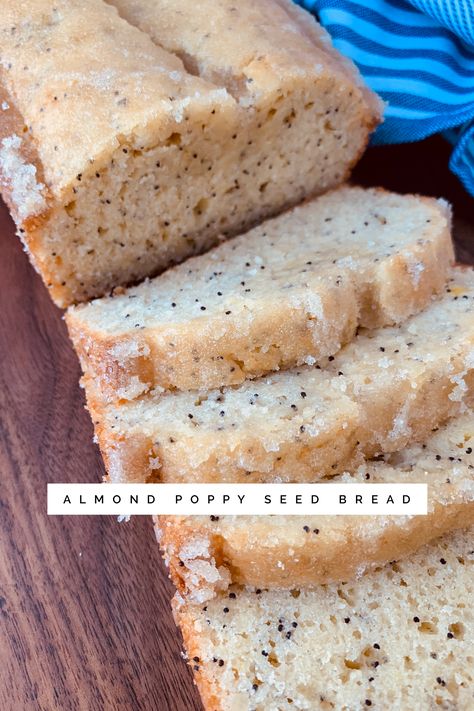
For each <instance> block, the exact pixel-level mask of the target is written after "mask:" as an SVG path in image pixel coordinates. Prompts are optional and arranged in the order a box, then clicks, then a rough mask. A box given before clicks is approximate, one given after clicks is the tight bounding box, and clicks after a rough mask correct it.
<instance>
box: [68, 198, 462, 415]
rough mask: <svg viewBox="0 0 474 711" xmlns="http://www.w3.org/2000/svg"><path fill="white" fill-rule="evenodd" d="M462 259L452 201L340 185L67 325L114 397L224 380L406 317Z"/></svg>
mask: <svg viewBox="0 0 474 711" xmlns="http://www.w3.org/2000/svg"><path fill="white" fill-rule="evenodd" d="M452 258H453V253H452V245H451V238H450V216H449V208H448V207H447V205H446V204H445V203H444V202H442V201H435V200H432V199H427V198H420V197H416V196H410V195H406V196H401V195H396V194H393V193H388V192H385V191H383V190H373V189H372V190H364V189H362V188H355V187H354V188H351V187H343V188H340V189H339V190H335V191H333V192H332V193H329V194H327V195H324V196H322V197H320V198H318V199H316V200H313V201H311V202H307V203H306V204H304V205H302V206H301V207H297V208H295V209H293V210H292V211H290V212H287V213H286V214H284V215H281V216H280V217H277V218H275V219H273V220H270V221H267V222H266V223H264V224H263V225H261V226H259V227H256V228H254V229H253V230H251V231H250V232H249V233H247V234H246V235H243V236H241V237H238V238H236V239H234V240H232V241H230V242H227V243H225V244H222V245H221V246H220V247H218V248H216V249H214V250H213V251H211V252H209V254H207V255H204V256H201V257H198V258H195V259H193V260H190V261H188V262H186V263H185V264H182V265H180V266H179V267H176V268H175V269H173V270H171V271H169V272H167V273H165V274H163V275H162V276H160V277H158V278H156V279H154V280H153V281H149V282H145V283H143V284H141V285H140V286H138V287H135V288H132V289H129V290H127V291H125V292H124V293H121V294H120V295H117V296H114V297H112V298H105V299H99V300H97V301H94V302H92V303H91V304H87V305H81V306H78V307H76V308H71V309H70V310H69V311H68V314H67V316H66V319H67V323H68V327H69V331H70V334H71V337H72V339H73V341H74V345H75V347H76V350H77V352H78V353H79V356H80V359H81V363H82V366H83V369H84V371H85V373H86V374H87V375H88V376H89V377H90V378H93V379H94V380H97V381H98V393H99V395H100V397H101V398H102V399H104V400H105V401H113V400H117V399H133V398H135V397H137V396H138V395H140V394H143V393H144V392H146V391H148V390H149V389H150V388H154V387H162V388H166V389H174V388H178V389H180V390H188V389H204V388H205V389H208V388H211V387H221V386H222V385H226V384H238V383H241V382H242V381H244V380H245V379H246V378H253V377H255V376H258V375H262V374H264V373H267V372H269V371H273V370H277V369H279V368H285V367H290V366H294V365H300V364H302V363H314V362H315V360H317V359H319V358H321V356H329V355H333V354H334V353H335V352H336V351H337V350H338V349H339V348H340V346H341V345H342V344H343V343H345V342H347V341H348V340H350V338H351V337H352V336H353V333H354V330H355V327H356V325H357V324H358V323H359V324H362V325H363V326H368V327H375V326H381V325H387V324H389V323H399V322H401V321H403V320H404V319H406V318H407V317H408V316H409V315H411V314H413V313H414V312H416V311H419V310H420V309H421V308H423V307H424V306H425V305H426V304H427V303H428V302H429V300H430V299H431V297H432V295H433V294H434V293H437V292H439V291H440V290H441V289H442V288H443V287H444V284H445V280H446V277H447V271H448V269H449V266H450V262H451V260H452Z"/></svg>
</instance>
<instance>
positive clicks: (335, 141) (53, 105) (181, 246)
mask: <svg viewBox="0 0 474 711" xmlns="http://www.w3.org/2000/svg"><path fill="white" fill-rule="evenodd" d="M141 4H142V6H143V7H142V10H140V8H139V3H128V2H127V3H125V2H123V3H121V2H118V3H117V5H119V7H120V10H121V12H122V13H123V14H124V15H125V16H126V17H127V18H128V19H129V20H130V22H129V21H126V20H125V19H123V18H120V16H119V14H118V12H117V10H116V8H114V7H111V6H110V4H106V3H105V2H102V1H101V0H24V1H23V2H21V3H18V2H7V3H4V7H3V8H2V10H3V11H2V14H1V17H0V37H1V47H2V75H1V96H0V104H1V110H0V172H1V181H0V182H1V188H2V193H3V195H4V197H5V199H6V200H7V202H8V204H9V206H10V208H11V211H12V214H13V216H14V218H15V220H16V223H17V226H18V230H19V234H20V236H21V237H22V239H23V241H24V243H25V247H26V248H27V249H28V250H29V251H30V255H31V258H32V260H33V262H34V264H35V266H36V267H37V268H38V270H39V271H40V273H41V275H42V276H43V279H44V281H45V283H46V285H47V286H48V288H49V289H50V293H51V295H52V297H53V299H54V300H55V301H56V303H57V304H59V305H60V306H64V305H67V304H70V303H71V302H76V301H81V300H85V299H88V298H91V297H93V296H97V295H101V294H104V293H107V292H108V291H109V290H110V289H111V288H113V287H115V286H117V285H118V284H123V283H125V282H131V281H135V280H138V279H141V278H143V277H145V276H147V275H150V274H154V273H157V272H158V271H160V270H162V269H164V268H166V267H167V266H169V265H170V264H171V263H174V262H176V261H180V260H182V259H184V258H185V257H187V256H189V255H190V254H195V253H197V252H199V251H202V250H204V249H206V248H208V247H210V246H211V245H212V244H213V243H215V242H216V241H217V240H218V238H219V237H220V236H222V235H223V236H227V235H230V234H236V233H239V232H242V231H243V230H244V229H246V228H248V227H249V226H250V225H251V224H254V223H255V222H257V221H260V220H262V219H263V218H264V217H265V216H268V215H271V214H275V213H276V212H279V211H280V210H281V209H283V208H284V207H287V206H289V205H293V204H295V203H297V202H299V201H300V200H301V199H303V198H304V197H305V196H307V195H311V194H314V193H319V192H322V191H324V190H326V189H328V188H330V187H332V186H334V185H337V184H338V183H340V182H342V181H343V180H344V178H345V176H347V174H348V172H349V170H350V168H351V167H352V165H353V164H354V163H355V161H356V160H357V158H358V157H359V155H360V154H361V152H362V151H363V149H364V147H365V145H366V143H367V140H368V136H369V133H370V131H371V130H372V129H373V128H374V127H375V125H376V124H377V123H378V121H379V118H380V113H381V105H380V103H379V102H378V100H377V99H376V98H375V96H374V95H373V94H372V93H371V92H370V91H369V90H368V89H367V88H365V87H364V86H363V85H362V82H361V80H360V78H359V75H358V73H357V71H356V69H355V68H354V66H353V65H352V64H351V63H349V62H348V61H347V60H343V59H342V58H341V57H340V56H339V55H338V54H337V53H336V52H335V51H334V49H333V48H332V47H331V46H330V42H329V41H328V39H327V36H326V35H325V33H323V32H322V31H321V30H320V29H318V28H317V26H316V23H315V22H314V20H313V19H312V18H311V17H310V16H309V15H307V14H306V13H303V12H297V11H295V10H294V9H292V8H291V4H290V3H289V2H284V1H283V0H260V2H258V3H252V2H250V0H246V1H245V0H244V1H243V2H241V3H239V4H238V7H236V6H235V3H233V2H231V1H230V0H218V1H217V2H212V3H209V2H208V3H202V4H201V3H198V4H196V3H194V4H192V3H187V2H176V3H168V2H165V1H164V0H163V1H155V2H153V3H148V10H147V12H148V14H147V17H146V18H145V20H146V21H145V22H143V23H141V22H138V21H137V22H136V24H137V25H140V27H141V29H139V28H138V27H134V26H133V25H132V24H131V22H134V21H135V20H136V19H137V17H138V13H139V12H141V11H143V10H144V9H145V5H146V3H141ZM206 6H208V7H206ZM135 11H136V12H135ZM210 16H212V22H209V17H210Z"/></svg>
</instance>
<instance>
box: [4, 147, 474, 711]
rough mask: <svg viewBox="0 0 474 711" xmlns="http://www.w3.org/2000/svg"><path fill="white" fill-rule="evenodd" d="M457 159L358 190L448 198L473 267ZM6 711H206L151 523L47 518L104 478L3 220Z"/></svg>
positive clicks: (437, 150) (423, 150)
mask: <svg viewBox="0 0 474 711" xmlns="http://www.w3.org/2000/svg"><path fill="white" fill-rule="evenodd" d="M449 150H450V149H449V146H448V145H447V144H445V143H444V142H443V141H442V140H441V139H440V138H435V139H431V140H429V141H426V142H424V143H422V144H418V145H412V146H404V147H399V146H395V147H391V148H380V149H379V148H377V149H371V150H369V151H368V153H367V154H366V156H365V157H364V159H363V160H362V162H361V164H360V165H359V166H358V168H357V170H356V172H355V175H354V179H355V181H357V182H360V183H364V184H367V185H382V186H384V187H386V188H390V189H395V190H399V191H401V192H419V193H426V194H430V195H436V196H443V197H446V198H447V199H449V200H450V201H451V202H452V203H453V204H454V207H455V218H456V219H455V235H456V242H457V249H458V258H459V260H460V261H464V262H469V261H470V262H474V199H473V198H471V197H469V196H468V195H467V193H466V192H465V191H464V190H463V189H462V186H461V185H460V184H459V183H458V181H457V180H456V178H454V177H453V176H452V175H451V174H450V173H449V172H448V169H447V162H448V156H449ZM0 249H1V252H0V254H1V257H0V473H1V482H0V486H1V488H0V531H1V543H0V622H1V627H0V709H1V711H23V710H24V709H25V710H29V709H35V710H36V709H41V710H44V711H53V710H54V709H60V710H61V711H69V709H71V710H74V711H75V710H76V709H81V710H82V709H84V711H96V710H97V711H101V710H102V709H106V710H107V711H115V709H121V710H122V709H125V710H127V711H128V710H129V709H130V710H131V711H135V710H137V711H141V710H143V711H145V710H146V711H155V710H157V711H198V710H200V709H201V705H200V702H199V698H198V695H197V693H196V690H195V689H194V687H193V682H192V678H191V674H190V672H189V671H188V668H187V666H186V664H185V663H184V662H183V660H182V658H181V647H180V639H179V635H178V633H177V631H176V630H175V628H174V625H173V620H172V617H171V613H170V607H169V600H170V598H171V595H172V590H171V585H170V583H169V581H168V580H167V576H166V571H165V569H164V567H163V565H162V562H161V560H160V556H159V552H158V547H157V545H156V543H155V541H154V537H153V533H152V527H151V522H150V521H149V520H148V518H144V517H134V518H133V519H132V520H131V521H130V522H129V523H127V524H118V523H117V522H116V520H115V518H112V517H103V518H102V517H92V516H91V517H80V518H79V517H70V518H68V517H64V518H60V517H48V516H47V515H46V483H47V482H60V481H73V482H74V481H77V482H79V481H89V482H97V481H99V480H100V478H101V475H102V473H103V470H102V464H101V461H100V457H99V454H98V451H97V449H96V447H95V446H94V445H93V444H92V425H91V423H90V421H89V417H88V415H87V413H86V412H85V410H84V408H83V405H84V400H83V395H82V392H81V390H80V389H79V387H78V378H79V366H78V363H77V361H76V357H75V355H74V352H73V350H72V347H71V345H70V343H69V341H68V337H67V334H66V328H65V325H64V323H63V321H62V320H61V312H60V311H59V310H58V309H57V308H56V307H55V306H54V305H53V304H52V303H51V302H50V300H49V297H48V294H47V293H46V290H45V289H44V288H43V286H42V284H41V282H40V279H39V278H38V276H37V275H36V274H35V273H34V271H33V269H32V268H31V267H30V266H29V264H28V260H27V258H26V256H25V255H24V254H23V252H22V250H21V247H20V244H19V241H18V240H17V239H16V238H15V237H14V230H13V226H12V223H11V221H10V218H9V216H8V213H7V210H6V209H5V207H3V206H1V208H0Z"/></svg>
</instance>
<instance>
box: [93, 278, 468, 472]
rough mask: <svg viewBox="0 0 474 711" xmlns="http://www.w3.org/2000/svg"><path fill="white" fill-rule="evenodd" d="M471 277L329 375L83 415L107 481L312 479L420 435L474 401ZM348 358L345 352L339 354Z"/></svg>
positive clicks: (310, 373) (361, 345)
mask: <svg viewBox="0 0 474 711" xmlns="http://www.w3.org/2000/svg"><path fill="white" fill-rule="evenodd" d="M473 304H474V272H473V271H472V270H470V269H468V270H463V269H459V268H458V269H455V270H454V271H453V274H452V277H451V279H450V282H449V285H448V287H447V290H446V293H445V295H444V297H443V298H442V299H440V300H437V301H434V302H433V303H431V305H430V306H429V307H428V308H427V309H426V310H425V311H423V312H422V313H420V314H418V315H416V316H413V317H412V318H410V319H409V320H408V321H407V322H406V323H404V324H403V325H401V326H397V327H388V328H383V329H380V330H374V331H365V332H363V333H360V334H359V335H358V336H357V337H356V339H355V341H354V344H349V346H347V347H346V348H344V349H343V350H342V351H341V352H340V353H339V354H338V355H336V356H334V357H331V358H330V359H328V362H327V364H326V366H327V367H326V368H325V369H321V368H320V367H319V366H303V367H301V368H298V369H293V370H289V371H281V372H279V373H275V374H273V375H271V376H267V377H264V378H259V379H257V380H253V381H246V382H245V383H243V384H242V385H240V386H238V387H235V388H229V387H227V388H221V389H219V390H210V391H206V392H175V393H169V392H168V393H166V392H165V393H154V394H147V395H145V396H143V397H141V398H138V399H136V400H133V401H131V402H123V403H122V404H118V405H115V404H114V405H108V406H105V407H102V406H97V402H98V398H97V396H96V395H95V388H96V387H97V383H96V382H94V381H93V380H92V379H90V378H86V379H85V387H86V393H87V397H88V401H89V408H90V410H91V414H92V417H93V419H94V422H95V426H96V433H97V436H98V440H99V444H100V447H101V450H102V453H103V455H104V458H105V461H106V466H107V469H108V472H109V476H110V479H111V480H112V481H116V482H118V481H132V480H133V481H185V482H186V481H187V482H193V481H246V482H250V481H314V480H316V479H320V478H323V477H326V476H333V475H334V474H337V473H338V472H342V471H353V470H354V468H356V466H357V464H358V463H361V462H362V461H363V459H364V457H367V456H373V455H375V454H378V453H380V452H384V453H385V452H394V451H397V450H399V449H401V448H403V447H404V446H406V445H407V444H408V443H409V442H411V441H420V440H421V439H423V438H425V437H426V436H427V435H428V434H429V433H430V431H431V429H432V428H433V427H435V426H436V425H439V424H440V423H442V422H444V421H445V420H446V419H447V418H448V417H450V416H452V415H455V414H456V413H458V412H460V411H461V410H462V408H463V407H464V405H465V404H466V403H468V402H469V401H470V400H471V399H472V398H473V396H474V309H473ZM346 351H347V352H346Z"/></svg>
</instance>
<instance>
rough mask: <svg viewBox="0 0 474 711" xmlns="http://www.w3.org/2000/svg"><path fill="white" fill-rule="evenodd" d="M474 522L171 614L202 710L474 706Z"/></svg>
mask: <svg viewBox="0 0 474 711" xmlns="http://www.w3.org/2000/svg"><path fill="white" fill-rule="evenodd" d="M473 599H474V529H473V528H471V529H469V530H467V531H466V532H456V533H451V534H449V535H447V536H445V537H443V538H442V539H440V540H439V541H438V542H436V543H432V544H430V545H428V546H426V547H424V548H423V549H421V550H420V551H419V552H417V553H416V554H415V555H413V556H412V557H411V558H408V559H406V560H403V561H399V562H397V563H391V564H390V565H387V566H386V567H384V568H382V569H378V570H377V571H375V572H372V573H370V574H368V575H365V576H363V577H362V578H361V579H360V580H358V581H356V582H353V583H346V584H344V583H343V584H339V585H336V584H334V585H328V586H321V587H319V588H317V589H315V590H304V589H298V588H296V589H293V590H291V591H281V590H280V591H277V590H273V591H262V590H260V589H258V590H251V589H247V590H244V589H242V588H239V587H237V586H235V587H233V588H232V589H231V590H230V591H228V592H227V593H226V594H225V595H224V594H223V595H220V596H219V597H217V598H215V599H214V600H211V601H209V602H207V603H206V604H205V605H191V604H183V601H182V599H181V598H180V597H179V596H177V597H176V598H175V603H174V614H175V618H176V621H177V623H178V624H179V626H180V627H181V630H182V632H183V637H184V642H185V647H186V649H187V653H188V659H189V663H190V665H191V666H192V668H193V670H194V674H195V679H196V682H197V684H198V687H199V690H200V692H201V696H202V699H203V703H204V708H205V709H206V711H303V710H304V711H329V710H331V709H332V710H333V711H362V709H367V708H369V707H370V708H373V709H383V710H384V711H385V710H387V711H388V709H391V710H392V709H393V711H395V710H396V711H402V710H403V711H408V710H409V709H416V711H432V709H446V710H448V709H450V710H452V711H454V709H455V710H456V711H472V709H473V708H474V666H473V659H474V615H473V612H472V600H473Z"/></svg>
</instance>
